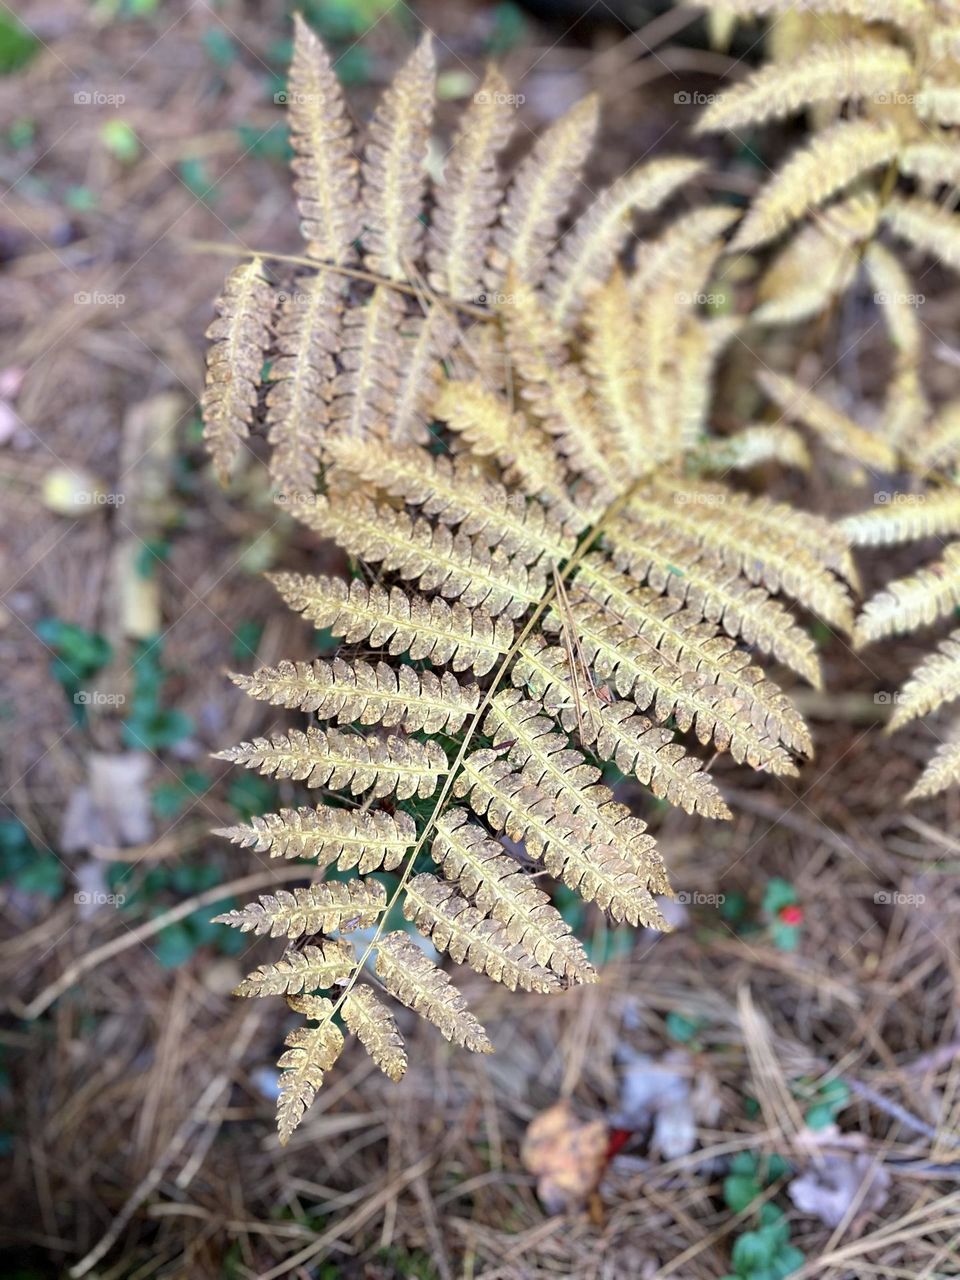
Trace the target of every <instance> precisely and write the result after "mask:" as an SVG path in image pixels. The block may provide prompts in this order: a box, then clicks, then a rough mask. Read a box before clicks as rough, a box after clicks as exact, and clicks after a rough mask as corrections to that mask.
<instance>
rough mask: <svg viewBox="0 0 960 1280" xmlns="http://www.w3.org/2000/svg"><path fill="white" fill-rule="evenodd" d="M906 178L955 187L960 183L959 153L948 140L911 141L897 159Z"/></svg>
mask: <svg viewBox="0 0 960 1280" xmlns="http://www.w3.org/2000/svg"><path fill="white" fill-rule="evenodd" d="M897 164H898V167H899V169H900V172H901V173H902V174H903V175H904V177H907V178H916V179H917V181H918V182H923V183H927V184H929V185H930V186H934V187H939V186H948V187H955V186H956V185H957V184H958V183H960V154H958V152H957V148H956V147H955V146H953V145H951V144H950V143H949V142H911V143H910V144H909V145H908V146H906V147H904V148H903V150H902V151H901V153H900V157H899V160H898V161H897Z"/></svg>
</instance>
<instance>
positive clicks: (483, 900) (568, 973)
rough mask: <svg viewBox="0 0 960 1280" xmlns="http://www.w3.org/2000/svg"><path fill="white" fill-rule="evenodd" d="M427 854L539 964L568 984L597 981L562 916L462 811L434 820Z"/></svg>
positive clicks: (510, 859) (481, 828) (448, 813)
mask: <svg viewBox="0 0 960 1280" xmlns="http://www.w3.org/2000/svg"><path fill="white" fill-rule="evenodd" d="M431 856H432V857H433V860H434V862H436V863H437V865H438V866H439V867H440V869H441V870H442V872H443V874H444V875H445V876H446V878H447V879H448V880H453V881H456V883H457V884H458V885H459V886H460V889H461V890H462V892H463V893H464V894H466V896H467V897H468V898H471V899H473V901H474V904H475V905H476V907H477V909H478V910H480V911H482V912H483V913H484V914H485V915H492V916H493V918H494V919H495V920H497V921H498V922H499V923H500V924H502V925H503V926H504V928H505V929H506V933H507V937H508V939H509V941H510V942H511V943H515V944H516V945H518V946H520V947H522V948H523V950H524V952H526V954H528V955H529V956H531V957H532V958H533V960H534V961H536V963H537V964H539V965H542V966H543V967H545V968H549V969H551V970H552V971H553V972H554V973H555V974H557V975H558V976H559V977H561V978H566V979H568V980H569V981H573V982H596V980H597V974H596V970H595V969H594V967H593V965H592V964H591V963H590V961H589V960H588V959H587V956H586V952H585V951H584V950H583V947H582V946H581V945H580V943H579V942H578V940H577V939H576V937H574V935H573V934H572V933H571V932H570V926H569V925H568V924H567V922H566V921H565V920H564V918H563V916H562V915H561V914H560V912H559V911H558V910H557V909H556V907H555V906H553V904H552V903H551V902H550V899H549V898H548V897H547V895H546V894H545V893H544V892H543V891H542V890H541V889H539V888H537V886H536V884H535V883H534V881H533V880H532V879H531V878H530V876H528V875H526V874H525V873H524V872H523V871H521V870H520V868H519V867H518V866H517V864H516V862H515V861H514V860H513V859H512V858H509V857H507V855H506V853H505V852H504V849H503V846H502V845H501V844H498V843H497V841H495V840H492V839H491V838H490V836H489V835H488V833H487V832H486V831H485V830H484V829H483V827H480V826H478V825H477V824H476V823H474V822H470V821H469V817H468V814H467V811H466V810H465V809H459V808H452V809H447V810H446V811H445V812H444V813H442V814H441V816H440V817H439V818H438V820H437V824H436V835H435V837H434V840H433V846H432V849H431Z"/></svg>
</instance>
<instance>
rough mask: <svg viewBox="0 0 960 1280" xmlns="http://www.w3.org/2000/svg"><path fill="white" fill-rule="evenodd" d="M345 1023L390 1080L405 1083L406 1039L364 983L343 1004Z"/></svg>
mask: <svg viewBox="0 0 960 1280" xmlns="http://www.w3.org/2000/svg"><path fill="white" fill-rule="evenodd" d="M342 1011H343V1021H344V1023H345V1024H346V1026H347V1028H348V1029H349V1030H350V1031H352V1032H353V1034H354V1035H355V1036H356V1037H357V1039H358V1040H359V1041H360V1043H361V1044H362V1045H363V1047H364V1049H366V1051H367V1053H369V1055H370V1057H371V1058H372V1059H373V1060H374V1062H375V1063H376V1064H377V1066H378V1067H379V1068H380V1070H381V1071H382V1072H383V1074H384V1075H385V1076H387V1077H388V1079H390V1080H393V1081H394V1083H396V1082H397V1081H398V1080H402V1079H403V1076H404V1073H405V1072H406V1069H407V1055H406V1053H405V1052H404V1048H403V1039H402V1038H401V1035H400V1032H399V1031H398V1030H397V1024H396V1022H395V1021H394V1018H393V1014H392V1013H391V1012H390V1010H389V1009H387V1008H386V1007H385V1006H384V1005H382V1004H381V1003H380V1001H379V1000H378V999H377V997H376V996H375V995H374V994H373V992H372V991H371V989H370V988H369V987H368V986H366V984H365V983H362V982H358V983H357V984H356V985H355V986H354V987H353V989H352V990H351V992H350V994H349V995H348V996H347V998H346V999H345V1000H344V1002H343V1010H342Z"/></svg>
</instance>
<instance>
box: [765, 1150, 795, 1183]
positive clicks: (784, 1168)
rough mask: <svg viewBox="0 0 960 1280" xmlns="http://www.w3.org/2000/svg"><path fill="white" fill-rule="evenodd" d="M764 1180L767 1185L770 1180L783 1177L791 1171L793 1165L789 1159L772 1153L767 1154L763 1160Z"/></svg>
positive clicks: (773, 1180)
mask: <svg viewBox="0 0 960 1280" xmlns="http://www.w3.org/2000/svg"><path fill="white" fill-rule="evenodd" d="M764 1167H765V1182H766V1184H767V1186H769V1185H770V1183H771V1182H778V1181H779V1180H780V1179H781V1178H785V1177H786V1176H787V1174H788V1173H792V1172H793V1166H792V1165H791V1163H790V1161H789V1160H785V1159H784V1157H783V1156H781V1155H777V1154H776V1153H774V1154H773V1155H772V1156H768V1157H767V1159H766V1161H765V1162H764Z"/></svg>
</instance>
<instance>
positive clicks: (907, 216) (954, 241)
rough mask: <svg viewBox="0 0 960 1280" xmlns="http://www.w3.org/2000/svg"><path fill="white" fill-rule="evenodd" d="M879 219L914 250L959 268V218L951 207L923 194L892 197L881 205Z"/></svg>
mask: <svg viewBox="0 0 960 1280" xmlns="http://www.w3.org/2000/svg"><path fill="white" fill-rule="evenodd" d="M883 220H884V222H885V223H886V224H887V226H888V227H889V228H890V230H891V231H892V232H893V233H894V235H897V236H900V238H901V239H903V240H906V241H907V242H908V243H909V244H912V245H913V247H914V248H915V249H919V250H920V251H921V252H922V253H925V254H927V255H928V256H929V257H931V258H936V259H937V260H938V261H939V262H942V263H943V264H944V266H947V267H952V268H953V270H954V271H960V219H958V218H957V215H956V214H955V213H953V212H951V210H949V209H945V208H942V207H941V206H940V205H937V204H934V203H933V201H931V200H926V199H924V197H923V196H893V197H892V198H891V199H890V200H889V201H888V202H887V204H886V205H885V207H884V210H883Z"/></svg>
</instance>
